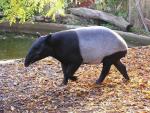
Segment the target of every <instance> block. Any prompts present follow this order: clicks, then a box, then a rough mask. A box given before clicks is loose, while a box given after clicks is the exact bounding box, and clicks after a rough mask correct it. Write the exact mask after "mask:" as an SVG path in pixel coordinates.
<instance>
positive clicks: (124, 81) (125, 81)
mask: <svg viewBox="0 0 150 113" xmlns="http://www.w3.org/2000/svg"><path fill="white" fill-rule="evenodd" d="M122 81H123V83H128V82H129V81H130V79H125V78H123V79H122Z"/></svg>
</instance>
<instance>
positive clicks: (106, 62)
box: [96, 51, 129, 84]
mask: <svg viewBox="0 0 150 113" xmlns="http://www.w3.org/2000/svg"><path fill="white" fill-rule="evenodd" d="M126 54H127V51H122V52H117V53H114V54H112V55H110V56H106V57H105V58H104V59H103V61H102V63H103V68H102V72H101V74H100V77H99V79H98V80H97V81H96V83H97V84H100V83H102V82H103V80H104V79H105V77H106V75H107V74H108V72H109V70H110V68H111V65H115V67H116V68H117V69H118V70H119V72H120V73H121V74H122V75H123V77H124V78H125V79H127V80H129V76H128V74H127V70H126V67H125V65H124V64H123V63H121V61H120V59H121V58H122V57H125V55H126Z"/></svg>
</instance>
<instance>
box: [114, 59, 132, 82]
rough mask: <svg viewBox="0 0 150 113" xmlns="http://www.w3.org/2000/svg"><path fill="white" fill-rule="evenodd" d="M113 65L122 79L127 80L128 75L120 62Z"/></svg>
mask: <svg viewBox="0 0 150 113" xmlns="http://www.w3.org/2000/svg"><path fill="white" fill-rule="evenodd" d="M114 65H115V67H116V68H117V69H118V70H119V72H120V73H121V74H122V75H123V77H124V78H125V79H126V80H129V76H128V73H127V70H126V66H125V65H124V64H123V63H122V62H121V61H120V60H118V61H117V62H115V63H114Z"/></svg>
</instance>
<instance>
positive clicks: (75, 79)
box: [70, 76, 78, 81]
mask: <svg viewBox="0 0 150 113" xmlns="http://www.w3.org/2000/svg"><path fill="white" fill-rule="evenodd" d="M77 79H78V78H77V76H72V77H70V80H72V81H77Z"/></svg>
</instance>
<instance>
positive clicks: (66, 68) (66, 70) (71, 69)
mask: <svg viewBox="0 0 150 113" xmlns="http://www.w3.org/2000/svg"><path fill="white" fill-rule="evenodd" d="M80 65H81V63H78V64H65V63H61V66H62V70H63V74H64V79H63V84H64V85H67V83H68V79H70V80H73V81H75V80H77V77H76V76H73V74H74V73H75V72H76V70H77V69H78V68H79V66H80Z"/></svg>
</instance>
